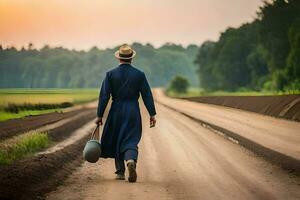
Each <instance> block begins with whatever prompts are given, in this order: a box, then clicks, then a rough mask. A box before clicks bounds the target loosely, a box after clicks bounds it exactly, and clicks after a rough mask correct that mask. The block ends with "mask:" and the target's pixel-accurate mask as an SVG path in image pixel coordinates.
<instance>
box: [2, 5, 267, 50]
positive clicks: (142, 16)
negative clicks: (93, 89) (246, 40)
mask: <svg viewBox="0 0 300 200" xmlns="http://www.w3.org/2000/svg"><path fill="white" fill-rule="evenodd" d="M260 5H262V1H261V0H0V44H2V45H3V46H8V45H14V46H17V47H18V48H20V47H21V46H27V44H28V43H29V42H32V43H34V46H36V47H38V48H39V47H42V46H43V45H45V44H49V45H50V46H64V47H67V48H76V49H89V48H90V47H92V46H98V47H99V48H106V47H114V46H115V45H118V44H121V43H131V42H133V41H137V42H141V43H147V42H149V43H152V44H154V45H155V46H159V45H161V44H163V43H165V42H174V43H179V44H183V45H187V44H190V43H195V44H198V45H199V44H201V43H202V42H203V41H205V40H208V39H210V40H216V39H217V38H218V37H219V35H220V32H221V31H223V30H225V29H226V28H227V27H229V26H231V27H237V26H239V25H241V24H242V23H244V22H247V21H251V20H253V18H254V17H255V16H256V11H258V7H259V6H260Z"/></svg>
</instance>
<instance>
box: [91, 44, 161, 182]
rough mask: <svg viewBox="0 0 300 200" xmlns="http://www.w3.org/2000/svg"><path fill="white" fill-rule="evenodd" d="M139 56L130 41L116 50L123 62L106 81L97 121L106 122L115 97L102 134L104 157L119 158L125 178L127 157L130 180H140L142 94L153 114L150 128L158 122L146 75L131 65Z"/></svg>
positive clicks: (120, 175)
mask: <svg viewBox="0 0 300 200" xmlns="http://www.w3.org/2000/svg"><path fill="white" fill-rule="evenodd" d="M135 55H136V52H135V51H134V50H133V49H131V47H130V46H129V45H127V44H124V45H122V46H121V47H120V48H119V50H118V51H116V52H115V57H116V58H117V59H118V60H119V62H120V64H119V66H118V67H116V68H114V69H112V70H110V71H108V72H107V73H106V77H105V79H104V80H103V83H102V86H101V91H100V95H99V104H98V110H97V116H98V118H97V121H96V123H97V124H100V125H102V117H103V113H104V111H105V108H106V105H107V103H108V101H109V98H110V96H112V105H111V108H110V111H109V114H108V117H107V119H106V122H105V125H104V129H103V133H102V136H101V148H102V152H101V157H104V158H115V167H116V172H115V173H116V174H117V176H116V179H117V180H125V164H124V160H125V161H126V165H127V168H128V173H129V176H128V181H129V182H136V179H137V173H136V163H137V158H138V143H139V141H140V139H141V135H142V123H141V114H140V109H139V103H138V99H139V96H140V94H141V96H142V98H143V101H144V104H145V106H146V108H147V110H148V113H149V115H150V128H151V127H154V126H155V124H156V120H155V115H156V111H155V106H154V101H153V97H152V93H151V89H150V86H149V84H148V81H147V79H146V76H145V74H144V73H143V72H142V71H140V70H138V69H137V68H135V67H133V66H132V65H131V61H132V59H133V57H134V56H135Z"/></svg>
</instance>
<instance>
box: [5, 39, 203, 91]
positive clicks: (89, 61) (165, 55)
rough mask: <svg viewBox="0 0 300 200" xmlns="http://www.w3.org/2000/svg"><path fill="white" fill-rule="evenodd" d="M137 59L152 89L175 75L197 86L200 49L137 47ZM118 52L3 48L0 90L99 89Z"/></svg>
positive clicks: (137, 45) (92, 49) (47, 48)
mask: <svg viewBox="0 0 300 200" xmlns="http://www.w3.org/2000/svg"><path fill="white" fill-rule="evenodd" d="M132 46H133V48H134V49H136V51H137V56H136V58H135V59H134V61H133V64H134V65H135V66H137V67H138V68H140V69H141V70H143V71H144V72H145V73H146V74H147V76H148V79H149V82H150V84H151V85H152V86H165V85H166V84H167V83H168V82H169V81H170V80H171V79H172V78H173V77H174V76H175V75H177V74H182V75H183V76H186V77H189V78H190V81H191V83H192V84H194V85H197V84H198V81H197V75H196V73H195V72H196V65H195V64H194V63H193V59H194V57H195V55H196V54H197V51H198V47H197V46H195V45H190V46H188V47H187V48H184V47H182V46H180V45H175V44H171V43H167V44H165V45H163V46H161V47H160V48H154V47H153V46H152V45H151V44H146V45H142V44H140V43H133V44H132ZM116 50H117V47H116V48H112V49H105V50H100V49H98V48H97V47H93V48H91V49H90V50H89V51H75V50H68V49H65V48H62V47H56V48H51V47H49V46H47V45H46V46H44V47H43V48H41V49H39V50H37V49H34V46H33V44H29V45H28V47H27V48H26V49H25V48H22V49H21V50H17V49H15V48H13V47H10V48H2V47H1V48H0V87H2V88H7V87H30V88H41V87H43V88H48V87H59V88H70V87H73V88H74V87H76V88H77V87H99V85H100V84H101V81H102V79H103V78H104V75H105V72H106V71H107V70H109V69H110V68H112V67H114V66H117V65H118V62H117V60H116V59H115V58H114V56H113V55H114V52H115V51H116Z"/></svg>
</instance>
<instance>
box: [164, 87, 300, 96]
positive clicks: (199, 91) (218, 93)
mask: <svg viewBox="0 0 300 200" xmlns="http://www.w3.org/2000/svg"><path fill="white" fill-rule="evenodd" d="M289 94H300V91H235V92H228V91H212V92H208V91H204V90H203V89H201V88H189V89H188V91H187V93H176V92H174V91H168V92H167V95H168V96H170V97H175V98H181V97H197V96H270V95H289Z"/></svg>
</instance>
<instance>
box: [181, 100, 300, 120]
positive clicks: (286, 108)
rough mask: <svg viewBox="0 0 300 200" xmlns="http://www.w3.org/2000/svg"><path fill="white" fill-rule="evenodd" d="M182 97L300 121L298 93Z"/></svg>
mask: <svg viewBox="0 0 300 200" xmlns="http://www.w3.org/2000/svg"><path fill="white" fill-rule="evenodd" d="M183 99H186V100H190V101H195V102H200V103H207V104H214V105H220V106H227V107H231V108H237V109H241V110H246V111H250V112H255V113H260V114H263V115H269V116H273V117H279V118H285V119H288V120H294V121H300V95H281V96H203V97H188V98H183Z"/></svg>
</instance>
